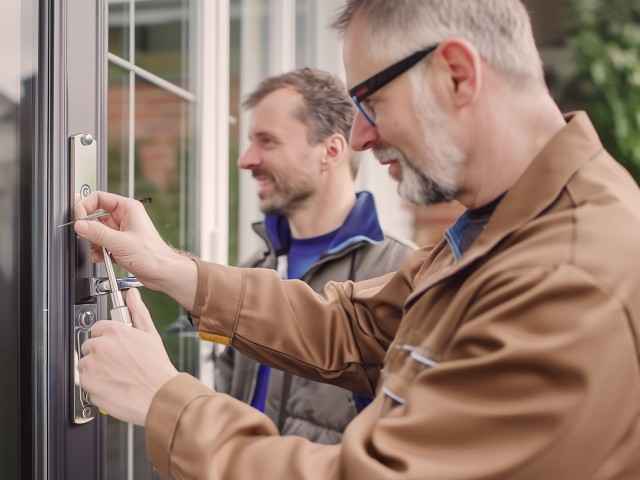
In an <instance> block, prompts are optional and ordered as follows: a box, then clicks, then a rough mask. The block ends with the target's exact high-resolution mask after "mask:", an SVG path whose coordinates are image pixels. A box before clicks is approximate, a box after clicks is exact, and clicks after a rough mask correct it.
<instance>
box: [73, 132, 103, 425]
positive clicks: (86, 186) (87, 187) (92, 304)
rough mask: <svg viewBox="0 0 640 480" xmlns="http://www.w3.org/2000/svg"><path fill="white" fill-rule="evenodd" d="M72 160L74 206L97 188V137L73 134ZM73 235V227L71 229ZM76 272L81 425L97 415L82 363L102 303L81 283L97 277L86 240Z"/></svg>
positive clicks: (76, 410)
mask: <svg viewBox="0 0 640 480" xmlns="http://www.w3.org/2000/svg"><path fill="white" fill-rule="evenodd" d="M69 152H70V159H69V160H70V162H71V168H72V171H73V180H72V182H73V183H72V184H71V189H72V198H71V199H70V202H71V205H72V206H73V204H74V203H75V202H77V201H79V200H82V199H84V198H87V197H88V196H89V195H90V194H91V193H92V192H94V191H95V190H96V189H97V178H98V146H97V142H96V140H95V139H94V138H93V136H92V135H90V134H88V133H83V134H78V135H73V136H72V137H71V138H70V139H69ZM70 232H71V233H70V234H72V235H73V233H72V232H73V229H70ZM73 248H74V251H75V255H74V257H75V260H76V264H75V271H74V273H73V276H72V279H73V280H72V281H73V282H74V289H73V290H74V292H73V295H74V296H75V297H74V299H73V300H72V303H75V304H74V305H73V308H72V310H71V311H72V312H73V318H72V319H71V332H72V338H71V341H70V343H71V345H72V347H71V362H72V365H71V378H72V379H73V385H72V389H73V392H72V397H73V405H72V407H71V408H72V412H71V417H72V421H73V423H75V424H78V425H81V424H86V423H89V422H91V421H92V420H93V419H94V418H95V417H96V414H97V409H96V407H95V406H94V405H92V404H91V399H90V398H89V396H88V394H87V392H86V391H85V390H84V389H83V388H82V386H81V385H80V373H79V371H78V362H79V361H80V359H81V358H82V345H83V344H84V342H85V341H86V340H88V339H89V336H90V333H91V327H92V326H93V324H94V323H95V322H96V320H97V317H98V304H97V301H96V298H95V297H92V296H88V295H84V294H83V295H80V294H78V293H77V291H79V286H81V285H84V284H86V283H87V282H88V281H90V280H91V278H92V277H94V274H93V271H94V267H93V265H91V262H90V261H89V248H88V244H87V242H86V241H84V240H80V239H76V241H75V243H74V247H73Z"/></svg>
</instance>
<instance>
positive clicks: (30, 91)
mask: <svg viewBox="0 0 640 480" xmlns="http://www.w3.org/2000/svg"><path fill="white" fill-rule="evenodd" d="M0 10H1V13H2V15H0V65H1V68H0V170H1V171H2V175H0V289H1V290H0V291H2V294H1V295H0V318H2V321H0V365H2V369H1V370H0V392H1V398H2V400H1V401H0V405H1V408H0V471H1V472H2V475H1V476H2V478H31V476H32V472H31V471H29V470H28V469H29V468H31V465H32V464H33V462H32V459H33V458H35V457H36V453H35V452H32V450H33V447H35V446H37V445H40V443H37V442H36V441H33V443H32V440H36V439H32V438H31V428H32V425H33V422H35V421H36V420H35V417H36V415H35V414H36V412H33V411H31V408H30V407H29V405H31V403H32V402H31V399H32V384H31V382H32V375H31V371H30V369H29V364H30V355H31V354H32V351H33V347H32V344H31V336H30V335H29V334H28V332H30V331H31V329H32V317H31V312H32V309H31V306H32V298H33V296H34V295H35V294H33V289H32V284H31V280H32V279H31V271H32V270H31V269H32V264H31V261H32V258H33V256H32V251H31V241H32V240H33V239H32V238H31V236H30V234H31V233H33V228H32V227H33V225H32V223H31V222H32V208H31V204H32V203H33V202H32V195H33V188H32V185H33V167H34V164H35V155H34V146H33V143H34V138H37V132H36V129H35V112H36V105H37V102H36V100H37V98H36V85H37V82H36V80H35V78H36V66H37V63H38V62H37V60H38V52H37V38H38V31H37V26H38V10H37V3H36V2H34V1H32V0H28V1H25V0H3V2H2V8H1V9H0ZM34 207H35V205H34ZM38 271H41V269H40V268H39V269H38ZM21 300H22V301H21ZM21 328H22V329H23V330H22V332H21ZM21 333H22V335H21ZM37 367H38V368H45V366H44V365H37ZM21 389H22V391H21ZM21 393H22V395H23V398H22V399H21V398H20V397H21ZM21 455H24V456H25V458H22V459H21ZM21 466H24V467H25V468H26V469H25V470H22V471H21Z"/></svg>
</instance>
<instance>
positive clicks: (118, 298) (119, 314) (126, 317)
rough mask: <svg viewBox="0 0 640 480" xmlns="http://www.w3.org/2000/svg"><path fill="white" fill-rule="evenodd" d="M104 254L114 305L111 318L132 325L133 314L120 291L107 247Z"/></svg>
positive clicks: (110, 293)
mask: <svg viewBox="0 0 640 480" xmlns="http://www.w3.org/2000/svg"><path fill="white" fill-rule="evenodd" d="M102 256H103V257H104V266H105V268H106V270H107V277H108V278H109V286H110V292H109V296H110V297H111V307H112V308H111V320H115V321H117V322H121V323H124V324H125V325H129V326H131V325H132V323H131V314H130V313H129V309H128V308H127V306H126V305H125V304H124V300H123V298H122V293H120V289H119V288H118V280H117V279H116V274H115V272H114V270H113V262H112V261H111V255H110V254H109V252H107V249H106V248H103V249H102Z"/></svg>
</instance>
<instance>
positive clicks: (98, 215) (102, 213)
mask: <svg viewBox="0 0 640 480" xmlns="http://www.w3.org/2000/svg"><path fill="white" fill-rule="evenodd" d="M109 215H111V213H110V212H106V211H104V210H97V211H95V212H93V213H92V214H91V215H87V216H86V217H82V218H77V219H75V220H71V221H70V222H67V223H63V224H62V225H58V228H62V227H68V226H69V225H73V224H74V223H76V222H79V221H80V220H97V219H98V218H102V217H108V216H109Z"/></svg>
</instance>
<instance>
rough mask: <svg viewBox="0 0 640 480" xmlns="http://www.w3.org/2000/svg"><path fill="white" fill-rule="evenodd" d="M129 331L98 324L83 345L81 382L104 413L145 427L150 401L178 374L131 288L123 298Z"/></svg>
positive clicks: (109, 323)
mask: <svg viewBox="0 0 640 480" xmlns="http://www.w3.org/2000/svg"><path fill="white" fill-rule="evenodd" d="M126 301H127V306H128V307H129V310H130V312H131V319H132V322H133V327H129V326H126V325H124V324H122V323H119V322H114V321H109V320H102V321H99V322H97V323H96V324H95V325H94V326H93V328H92V329H91V338H90V339H89V340H87V341H85V342H84V344H83V345H82V354H83V357H82V358H81V359H80V361H79V363H78V370H79V372H80V383H81V384H82V387H83V388H84V389H85V390H86V391H87V392H88V393H89V397H90V398H91V402H92V403H93V404H94V405H96V406H97V407H98V408H100V410H101V411H104V412H106V413H108V414H109V415H111V416H113V417H115V418H117V419H119V420H122V421H125V422H131V423H134V424H136V425H141V426H144V424H145V420H146V418H147V413H148V412H149V408H150V407H151V402H152V401H153V397H154V396H155V394H156V393H157V392H158V390H159V389H160V388H161V387H162V386H163V385H164V384H165V383H166V382H168V381H169V380H171V379H172V378H173V377H174V376H176V375H178V372H177V370H176V369H175V367H174V366H173V365H172V363H171V361H170V360H169V357H168V356H167V352H166V351H165V349H164V345H163V344H162V339H161V338H160V335H159V334H158V331H157V330H156V328H155V326H154V325H153V320H152V319H151V316H150V315H149V311H148V310H147V307H146V306H145V305H144V303H143V302H142V299H141V298H140V293H139V292H138V291H137V290H136V289H131V290H129V291H128V292H127V295H126Z"/></svg>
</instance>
